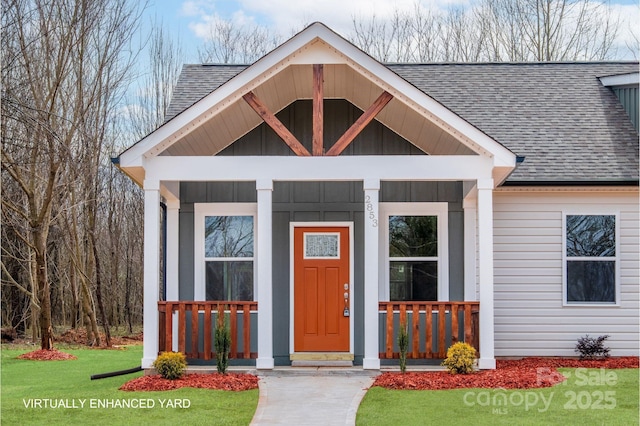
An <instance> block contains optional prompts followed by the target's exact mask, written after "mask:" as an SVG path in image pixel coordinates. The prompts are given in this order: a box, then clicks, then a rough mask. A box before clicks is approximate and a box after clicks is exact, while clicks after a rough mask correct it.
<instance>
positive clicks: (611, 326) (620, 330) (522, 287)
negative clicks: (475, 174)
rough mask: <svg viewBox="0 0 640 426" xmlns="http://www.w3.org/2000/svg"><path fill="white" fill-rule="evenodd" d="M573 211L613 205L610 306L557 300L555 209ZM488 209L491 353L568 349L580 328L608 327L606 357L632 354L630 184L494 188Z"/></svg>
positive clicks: (633, 201)
mask: <svg viewBox="0 0 640 426" xmlns="http://www.w3.org/2000/svg"><path fill="white" fill-rule="evenodd" d="M576 211H579V212H583V213H584V214H602V212H603V211H617V212H619V220H620V236H619V238H620V246H619V247H620V253H619V257H618V259H619V262H620V278H619V279H620V281H619V283H620V293H619V294H620V300H619V304H618V306H563V300H562V298H563V293H562V286H563V280H562V262H563V257H562V238H563V232H562V216H563V212H569V213H575V212H576ZM494 215H495V216H494V249H495V253H494V262H495V263H494V266H495V287H494V288H495V290H494V291H495V293H494V294H495V296H494V297H495V354H496V356H574V355H576V353H575V352H574V347H575V343H576V340H577V339H578V338H579V337H580V336H584V335H585V334H589V335H590V336H600V335H603V334H609V335H610V336H611V337H609V339H608V341H607V342H606V343H607V346H609V347H610V348H611V355H612V356H623V355H638V346H639V339H638V332H639V330H638V328H639V327H638V314H639V311H638V305H639V296H640V292H639V288H640V278H639V277H640V273H639V272H640V270H639V264H640V255H639V251H640V250H639V247H640V238H639V235H640V232H639V214H638V192H637V191H616V190H611V191H606V192H605V191H602V192H598V191H540V190H538V191H530V192H528V191H517V190H498V191H496V193H495V195H494ZM480 308H481V309H482V307H480Z"/></svg>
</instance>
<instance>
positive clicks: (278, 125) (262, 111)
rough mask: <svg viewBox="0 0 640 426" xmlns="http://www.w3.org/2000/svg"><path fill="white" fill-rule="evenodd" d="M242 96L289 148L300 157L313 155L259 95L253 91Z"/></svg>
mask: <svg viewBox="0 0 640 426" xmlns="http://www.w3.org/2000/svg"><path fill="white" fill-rule="evenodd" d="M242 98H243V99H244V100H245V102H246V103H248V104H249V106H250V107H251V108H253V110H254V111H255V112H256V113H257V114H258V115H259V116H260V117H261V118H262V119H263V120H264V122H265V123H267V125H268V126H269V127H271V129H273V131H274V132H276V134H277V135H278V136H280V137H281V138H282V140H283V141H284V142H285V143H286V144H287V145H288V146H289V148H291V150H292V151H293V152H294V153H295V154H296V155H298V156H300V157H309V156H311V154H310V153H309V151H307V148H305V147H304V146H303V145H302V144H301V143H300V141H299V140H298V139H297V138H296V137H295V136H293V134H292V133H291V132H290V131H289V129H287V128H286V127H285V126H284V124H282V122H281V121H280V120H278V117H276V116H275V114H273V113H272V112H271V111H269V108H267V106H266V105H265V104H263V103H262V101H261V100H260V99H258V97H257V96H256V95H255V94H254V93H253V92H249V93H247V94H246V95H244V96H243V97H242Z"/></svg>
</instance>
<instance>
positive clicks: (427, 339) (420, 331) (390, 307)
mask: <svg viewBox="0 0 640 426" xmlns="http://www.w3.org/2000/svg"><path fill="white" fill-rule="evenodd" d="M379 312H380V314H382V313H385V314H386V320H385V324H386V328H385V330H386V331H385V333H384V334H385V343H384V349H385V351H384V352H381V353H380V358H381V359H391V358H399V357H400V352H399V351H398V350H397V336H398V330H399V328H400V324H403V323H404V324H407V326H408V330H409V342H410V347H409V349H408V350H407V358H411V359H429V358H446V356H447V348H448V346H447V342H449V345H451V344H453V343H456V342H458V341H461V340H462V341H464V342H467V343H469V344H470V345H471V346H473V347H474V348H475V349H476V351H478V353H479V331H478V328H479V327H478V325H479V324H478V313H479V312H480V302H379ZM416 313H417V315H416ZM461 313H462V321H463V324H464V328H463V335H462V336H460V335H459V334H460V331H459V328H460V326H459V325H460V320H461V315H460V314H461ZM434 315H435V318H434ZM408 316H411V319H410V320H408V319H407V317H408ZM421 317H423V318H424V319H421ZM434 324H435V325H434ZM434 328H435V331H434ZM447 337H448V338H447ZM460 337H462V339H460ZM434 344H435V347H436V350H434Z"/></svg>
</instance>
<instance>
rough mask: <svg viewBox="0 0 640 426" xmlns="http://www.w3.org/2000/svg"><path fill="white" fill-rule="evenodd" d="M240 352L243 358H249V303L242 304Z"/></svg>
mask: <svg viewBox="0 0 640 426" xmlns="http://www.w3.org/2000/svg"><path fill="white" fill-rule="evenodd" d="M242 337H243V341H242V352H243V354H242V355H243V358H244V359H249V358H251V304H249V303H245V304H244V305H242Z"/></svg>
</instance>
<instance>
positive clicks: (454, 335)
mask: <svg viewBox="0 0 640 426" xmlns="http://www.w3.org/2000/svg"><path fill="white" fill-rule="evenodd" d="M459 307H460V305H459V304H457V303H452V304H451V344H454V343H456V342H457V341H458V308H459Z"/></svg>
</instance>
